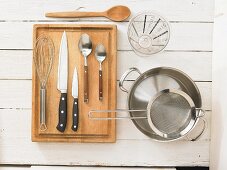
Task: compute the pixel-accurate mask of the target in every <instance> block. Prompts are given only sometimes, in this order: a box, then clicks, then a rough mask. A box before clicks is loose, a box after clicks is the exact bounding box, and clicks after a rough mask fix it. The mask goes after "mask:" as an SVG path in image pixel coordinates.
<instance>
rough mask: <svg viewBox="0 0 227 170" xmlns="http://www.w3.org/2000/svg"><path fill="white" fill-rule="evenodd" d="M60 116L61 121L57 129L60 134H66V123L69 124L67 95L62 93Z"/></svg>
mask: <svg viewBox="0 0 227 170" xmlns="http://www.w3.org/2000/svg"><path fill="white" fill-rule="evenodd" d="M58 114H59V119H58V120H59V122H58V125H57V127H56V128H57V129H58V130H59V131H60V132H64V131H65V127H66V122H67V93H61V98H60V102H59V111H58Z"/></svg>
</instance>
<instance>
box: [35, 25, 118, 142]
mask: <svg viewBox="0 0 227 170" xmlns="http://www.w3.org/2000/svg"><path fill="white" fill-rule="evenodd" d="M63 31H66V34H67V41H68V62H69V72H68V91H67V93H68V98H67V103H68V104H67V110H68V111H67V126H66V130H65V131H64V132H63V133H62V132H59V131H58V130H57V129H56V125H57V122H58V107H59V98H60V91H59V90H57V81H58V64H59V63H58V55H59V49H60V42H61V37H62V33H63ZM83 33H87V34H88V35H89V36H90V38H91V40H92V48H93V49H92V53H91V54H90V55H89V56H88V72H87V73H88V82H89V84H88V89H87V90H88V93H89V102H88V103H85V102H84V88H85V84H84V69H83V68H84V57H83V56H82V54H81V52H80V50H79V47H78V42H79V39H80V36H81V35H82V34H83ZM41 35H48V37H49V38H51V40H52V41H53V43H54V49H55V56H54V59H53V65H52V69H51V72H50V75H49V78H48V82H47V85H46V122H47V123H46V124H47V130H46V131H41V130H39V122H40V121H39V120H40V119H39V112H40V103H39V101H40V98H39V96H40V85H39V84H40V82H39V79H38V77H37V74H36V71H35V66H34V65H33V98H32V99H33V105H32V110H33V121H32V123H33V124H32V125H33V126H32V140H33V141H36V142H37V141H39V142H40V141H46V142H47V141H48V142H51V141H52V142H53V141H55V142H56V141H61V142H72V141H76V142H115V136H116V135H115V120H107V121H102V120H91V119H89V118H88V112H89V111H90V110H94V109H99V110H100V109H101V110H114V109H115V108H116V83H115V82H116V26H114V25H78V24H77V25H76V24H74V25H61V24H58V25H51V24H50V25H45V24H43V25H34V44H35V42H36V39H37V38H38V37H40V36H41ZM100 43H102V44H103V45H104V46H105V48H106V51H107V57H106V60H105V61H104V62H103V73H104V74H103V90H104V92H103V101H99V93H98V89H99V63H98V61H97V60H96V58H95V54H94V53H95V48H96V46H97V44H100ZM33 55H36V54H35V51H34V53H33ZM75 67H76V68H77V71H78V82H79V98H78V100H79V127H78V130H77V132H74V131H72V129H71V124H72V108H73V107H72V106H73V97H72V77H73V72H74V69H75ZM114 114H115V113H111V114H105V115H103V116H104V117H106V116H111V117H114Z"/></svg>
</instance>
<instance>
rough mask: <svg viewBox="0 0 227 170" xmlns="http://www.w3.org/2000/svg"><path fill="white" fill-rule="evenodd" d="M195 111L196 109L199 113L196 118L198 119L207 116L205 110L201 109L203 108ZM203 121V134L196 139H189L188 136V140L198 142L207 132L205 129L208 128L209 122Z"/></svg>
mask: <svg viewBox="0 0 227 170" xmlns="http://www.w3.org/2000/svg"><path fill="white" fill-rule="evenodd" d="M195 109H196V111H198V114H197V116H196V118H197V119H198V118H201V117H203V116H204V115H205V111H204V110H203V109H201V108H195ZM201 120H202V121H203V128H202V130H201V132H200V133H199V135H197V136H196V137H195V138H189V137H188V136H186V137H187V138H188V140H190V141H197V140H198V139H199V138H200V137H201V136H202V135H203V133H204V132H205V129H206V127H207V121H206V120H205V119H204V118H201Z"/></svg>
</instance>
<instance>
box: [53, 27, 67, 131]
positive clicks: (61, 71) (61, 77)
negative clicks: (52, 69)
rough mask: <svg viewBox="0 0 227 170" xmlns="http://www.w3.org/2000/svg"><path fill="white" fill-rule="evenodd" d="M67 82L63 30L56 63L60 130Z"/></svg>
mask: <svg viewBox="0 0 227 170" xmlns="http://www.w3.org/2000/svg"><path fill="white" fill-rule="evenodd" d="M67 82H68V44H67V35H66V32H65V31H64V32H63V34H62V38H61V45H60V50H59V63H58V82H57V88H58V90H59V91H60V92H61V97H60V101H59V110H58V114H59V119H58V125H57V127H56V128H57V130H59V131H60V132H64V131H65V127H66V123H67V85H68V84H67Z"/></svg>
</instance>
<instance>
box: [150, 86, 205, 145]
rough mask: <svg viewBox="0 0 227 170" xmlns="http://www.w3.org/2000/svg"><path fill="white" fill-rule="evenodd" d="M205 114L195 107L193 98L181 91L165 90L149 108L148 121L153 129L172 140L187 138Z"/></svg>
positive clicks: (151, 102)
mask: <svg viewBox="0 0 227 170" xmlns="http://www.w3.org/2000/svg"><path fill="white" fill-rule="evenodd" d="M204 114H205V112H204V111H203V110H202V109H201V108H196V107H195V104H194V102H193V100H192V99H191V97H190V96H189V95H188V94H186V93H185V92H183V91H180V90H170V89H166V90H163V91H161V92H159V93H158V94H157V95H155V96H154V98H153V99H151V101H150V102H149V104H148V106H147V119H148V123H149V125H150V127H151V129H152V130H153V131H154V132H155V133H156V134H158V135H159V136H161V137H164V138H167V139H170V140H175V139H180V138H182V137H184V136H186V134H188V133H189V132H190V131H191V130H192V129H193V128H194V127H195V125H196V123H197V122H198V120H199V118H200V117H203V116H204ZM203 129H205V122H204V127H203ZM203 131H204V130H203ZM203 131H202V132H203ZM202 132H201V134H202ZM201 134H200V135H201ZM200 135H199V136H200ZM196 138H198V137H196Z"/></svg>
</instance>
